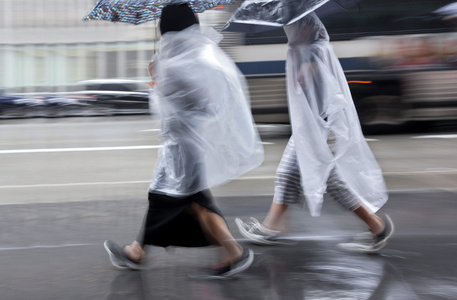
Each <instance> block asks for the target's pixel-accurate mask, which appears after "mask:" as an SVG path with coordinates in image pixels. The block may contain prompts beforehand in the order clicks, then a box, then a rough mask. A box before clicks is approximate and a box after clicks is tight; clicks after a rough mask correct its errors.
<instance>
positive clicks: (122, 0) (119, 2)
mask: <svg viewBox="0 0 457 300" xmlns="http://www.w3.org/2000/svg"><path fill="white" fill-rule="evenodd" d="M234 1H235V0H188V1H185V0H99V1H98V2H97V3H96V4H95V6H94V8H93V9H92V10H91V11H90V12H89V13H88V14H87V15H86V16H85V17H84V19H83V20H105V21H111V22H126V23H131V24H135V25H137V24H141V23H144V22H148V21H152V20H156V19H159V18H160V15H161V13H162V8H164V7H165V6H167V5H172V4H182V3H187V4H188V5H189V7H190V8H192V10H193V11H194V12H195V13H201V12H204V11H205V10H207V9H211V8H214V7H217V6H221V5H225V4H231V3H233V2H234Z"/></svg>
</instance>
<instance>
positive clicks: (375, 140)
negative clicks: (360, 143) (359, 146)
mask: <svg viewBox="0 0 457 300" xmlns="http://www.w3.org/2000/svg"><path fill="white" fill-rule="evenodd" d="M365 141H367V142H379V140H378V139H365Z"/></svg>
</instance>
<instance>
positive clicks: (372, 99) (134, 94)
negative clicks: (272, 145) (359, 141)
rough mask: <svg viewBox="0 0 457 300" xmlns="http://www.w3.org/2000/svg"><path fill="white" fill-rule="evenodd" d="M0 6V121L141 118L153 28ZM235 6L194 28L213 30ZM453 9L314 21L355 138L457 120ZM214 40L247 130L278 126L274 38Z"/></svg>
mask: <svg viewBox="0 0 457 300" xmlns="http://www.w3.org/2000/svg"><path fill="white" fill-rule="evenodd" d="M0 3H1V11H0V15H1V18H0V94H1V96H0V118H24V117H64V116H90V115H114V114H147V113H149V110H148V103H147V102H148V97H147V92H148V89H149V88H150V87H151V86H152V85H153V83H152V82H151V79H150V78H149V76H148V72H147V65H148V62H149V61H151V59H152V56H153V53H154V52H155V51H156V50H157V45H158V43H157V41H158V39H159V38H160V37H159V34H158V31H157V28H156V26H157V22H155V21H154V22H148V23H144V24H142V25H131V24H123V23H110V22H105V21H82V18H83V17H84V16H85V15H86V14H87V13H88V11H89V10H90V9H91V8H92V7H93V6H94V4H95V1H93V0H1V1H0ZM239 3H240V1H237V2H236V3H235V4H233V5H228V6H225V7H218V8H216V9H212V10H210V11H207V12H204V13H203V14H199V16H200V21H201V23H202V24H204V25H209V26H213V27H214V28H216V29H217V30H219V31H220V29H221V28H222V27H223V25H224V24H225V23H226V22H227V20H228V18H229V16H230V14H231V13H232V12H233V10H234V9H235V8H236V7H237V5H238V4H239ZM456 6H457V3H456V2H454V1H451V0H435V1H425V0H400V1H398V0H386V1H380V0H365V1H361V2H360V3H359V4H358V5H356V6H354V7H351V8H349V9H341V10H336V11H335V12H334V13H331V14H326V15H325V17H323V18H322V20H323V22H324V24H325V25H326V26H327V29H328V31H329V33H330V38H331V41H332V43H333V46H334V48H335V52H336V53H337V55H338V57H339V58H340V60H341V64H342V65H343V68H344V70H345V72H346V75H347V79H348V82H349V84H350V87H351V91H352V94H353V97H354V102H355V104H356V106H357V110H358V112H359V115H360V120H361V123H362V125H363V126H364V130H369V129H373V128H376V129H378V128H379V127H380V126H381V128H383V129H385V128H386V126H387V127H388V128H391V127H394V128H400V127H401V126H404V125H405V123H408V122H415V121H421V122H422V121H426V122H433V123H432V124H433V125H436V124H437V123H436V122H437V121H439V122H438V123H439V124H442V123H443V122H442V121H445V122H447V123H449V122H450V123H453V120H455V119H457V84H456V82H457V70H456V68H457V54H456V53H457V32H456V29H457V7H456ZM223 36H224V39H223V40H222V42H221V46H222V47H223V49H224V50H225V51H226V52H227V53H228V54H229V55H230V56H231V57H232V58H233V59H234V60H235V62H236V63H237V64H238V66H239V67H240V69H241V70H242V72H243V73H244V74H245V75H246V77H247V79H248V82H249V88H250V91H251V97H252V111H253V113H254V116H255V120H256V122H257V123H273V124H278V123H285V124H287V123H288V113H287V99H286V88H285V79H284V76H285V56H286V42H287V41H286V37H285V34H284V32H283V30H282V29H281V28H278V30H273V31H268V32H264V33H257V34H242V33H231V32H223ZM427 124H428V125H429V124H430V123H427ZM382 125H385V126H382ZM367 132H369V131H367ZM377 132H382V130H381V131H380V130H377Z"/></svg>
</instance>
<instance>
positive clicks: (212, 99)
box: [149, 25, 263, 196]
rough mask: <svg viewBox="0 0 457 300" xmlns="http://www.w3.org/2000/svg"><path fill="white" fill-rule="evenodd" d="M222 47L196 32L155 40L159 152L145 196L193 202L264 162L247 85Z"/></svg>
mask: <svg viewBox="0 0 457 300" xmlns="http://www.w3.org/2000/svg"><path fill="white" fill-rule="evenodd" d="M220 40H221V35H220V34H219V33H217V32H216V31H215V30H213V29H211V28H203V27H202V28H201V27H200V26H199V25H193V26H191V27H188V28H186V29H185V30H182V31H179V32H167V33H165V34H164V35H163V37H162V38H161V44H160V52H159V53H158V54H157V55H156V56H155V67H154V71H155V85H154V89H153V92H152V94H151V98H152V101H153V106H154V110H155V111H156V112H157V113H158V114H159V116H160V118H161V122H162V124H161V126H162V127H161V135H162V139H163V148H161V150H160V151H159V160H158V162H157V165H156V169H155V173H154V176H153V180H152V182H151V185H150V188H149V191H150V192H155V193H162V194H167V195H171V196H187V195H191V194H194V193H196V192H199V191H202V190H205V189H208V188H211V187H214V186H216V185H220V184H223V183H225V182H227V181H229V180H230V179H233V178H235V177H238V176H240V175H242V174H243V173H245V172H247V171H249V170H251V169H253V168H256V167H258V166H259V165H260V164H261V163H262V161H263V146H262V143H261V140H260V137H259V134H258V132H257V130H256V128H255V126H254V121H253V118H252V115H251V110H250V103H249V102H250V99H249V94H248V92H247V86H246V83H245V79H244V77H243V75H242V74H241V73H240V71H239V70H238V69H237V67H236V65H235V64H234V62H233V61H232V60H231V59H230V58H229V57H228V56H227V55H226V54H225V53H224V52H223V51H222V50H221V49H220V48H219V47H218V46H217V43H218V42H219V41H220Z"/></svg>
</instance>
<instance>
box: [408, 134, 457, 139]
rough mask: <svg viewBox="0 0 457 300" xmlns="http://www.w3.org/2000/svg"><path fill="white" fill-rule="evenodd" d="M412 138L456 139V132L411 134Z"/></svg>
mask: <svg viewBox="0 0 457 300" xmlns="http://www.w3.org/2000/svg"><path fill="white" fill-rule="evenodd" d="M411 138H412V139H457V134H440V135H419V136H412V137H411Z"/></svg>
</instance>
